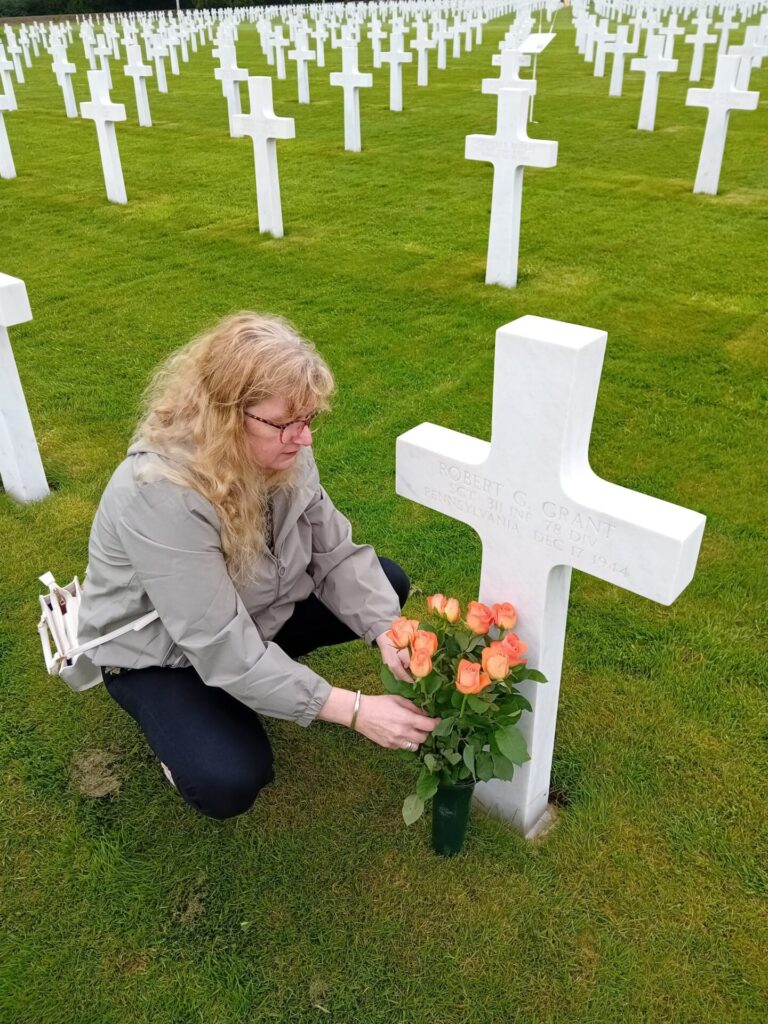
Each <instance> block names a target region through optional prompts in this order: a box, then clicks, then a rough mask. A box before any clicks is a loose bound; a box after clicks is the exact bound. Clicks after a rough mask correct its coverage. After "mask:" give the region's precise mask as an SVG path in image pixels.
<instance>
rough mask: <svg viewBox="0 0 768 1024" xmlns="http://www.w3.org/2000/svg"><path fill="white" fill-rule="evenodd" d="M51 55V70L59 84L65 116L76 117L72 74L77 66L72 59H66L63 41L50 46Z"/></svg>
mask: <svg viewBox="0 0 768 1024" xmlns="http://www.w3.org/2000/svg"><path fill="white" fill-rule="evenodd" d="M51 55H52V56H53V63H52V64H51V70H52V71H53V72H54V74H55V75H56V80H57V82H58V83H59V85H60V86H61V91H62V93H63V95H64V109H65V110H66V112H67V117H77V102H76V100H75V91H74V89H73V88H72V75H74V73H75V72H76V71H77V68H76V67H75V65H74V64H73V63H72V61H69V60H67V48H66V46H64V44H63V43H61V44H59V45H54V46H52V47H51Z"/></svg>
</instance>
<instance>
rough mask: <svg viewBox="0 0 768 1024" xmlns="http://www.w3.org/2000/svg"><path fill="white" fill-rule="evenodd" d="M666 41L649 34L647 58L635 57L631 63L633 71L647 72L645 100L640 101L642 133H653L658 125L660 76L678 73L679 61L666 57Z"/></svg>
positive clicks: (644, 86)
mask: <svg viewBox="0 0 768 1024" xmlns="http://www.w3.org/2000/svg"><path fill="white" fill-rule="evenodd" d="M663 51H664V40H663V39H662V37H661V36H656V35H652V34H651V33H650V32H649V33H648V39H647V41H646V47H645V56H644V57H634V58H633V60H632V62H631V63H630V65H629V66H630V68H631V69H632V70H633V71H643V72H645V80H644V82H643V98H642V99H641V101H640V116H639V118H638V121H637V127H638V129H639V130H640V131H646V132H652V131H653V127H654V125H655V124H656V104H657V102H658V99H659V75H661V74H662V73H664V72H673V71H677V61H676V60H668V59H667V58H666V57H665V56H664V52H663Z"/></svg>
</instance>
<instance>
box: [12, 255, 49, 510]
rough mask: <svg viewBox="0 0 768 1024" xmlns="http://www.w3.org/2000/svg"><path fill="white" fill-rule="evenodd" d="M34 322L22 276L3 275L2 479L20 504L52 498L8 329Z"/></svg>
mask: <svg viewBox="0 0 768 1024" xmlns="http://www.w3.org/2000/svg"><path fill="white" fill-rule="evenodd" d="M31 319H32V311H31V309H30V308H29V299H28V298H27V289H26V287H25V285H24V282H23V281H20V280H19V278H18V277H10V276H9V275H8V274H0V479H2V481H3V487H4V488H5V490H6V492H7V493H8V494H10V495H11V496H12V497H14V498H16V500H17V501H38V500H39V499H40V498H45V497H46V496H47V495H48V482H47V481H46V479H45V471H44V470H43V463H42V460H41V458H40V452H39V450H38V447H37V441H36V440H35V432H34V430H33V429H32V420H31V419H30V416H29V409H28V408H27V402H26V399H25V398H24V389H23V388H22V386H21V380H20V379H19V371H18V369H17V368H16V360H15V359H14V358H13V349H12V348H11V339H10V338H9V337H8V328H9V327H13V326H15V325H16V324H23V323H26V322H27V320H31Z"/></svg>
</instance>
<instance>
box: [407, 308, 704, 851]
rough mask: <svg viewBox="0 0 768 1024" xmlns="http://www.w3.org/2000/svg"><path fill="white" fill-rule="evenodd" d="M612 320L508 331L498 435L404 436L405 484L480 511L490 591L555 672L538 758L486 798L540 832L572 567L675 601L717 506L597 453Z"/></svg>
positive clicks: (499, 346)
mask: <svg viewBox="0 0 768 1024" xmlns="http://www.w3.org/2000/svg"><path fill="white" fill-rule="evenodd" d="M605 342H606V334H605V332H604V331H598V330H594V329H592V328H588V327H579V326H576V325H574V324H567V323H560V322H558V321H556V320H545V319H543V318H541V317H536V316H524V317H521V318H520V319H518V320H515V321H513V322H512V323H510V324H507V325H506V326H504V327H501V328H500V329H499V330H498V331H497V333H496V361H495V367H494V378H493V423H492V428H491V441H490V443H489V442H487V441H482V440H479V439H477V438H475V437H470V436H467V435H465V434H460V433H458V432H457V431H455V430H448V429H446V428H445V427H440V426H436V425H435V424H433V423H422V424H421V426H418V427H415V428H414V429H412V430H409V431H408V432H407V433H406V434H403V435H401V436H400V437H399V438H398V439H397V456H396V464H397V469H396V475H397V483H396V489H397V493H398V494H400V495H402V496H403V497H406V498H410V499H411V500H412V501H415V502H418V503H419V504H420V505H426V506H427V507H428V508H431V509H435V510H437V511H439V512H442V513H444V514H446V515H449V516H451V517H452V518H454V519H458V520H459V521H461V522H463V523H466V524H468V525H469V526H471V527H472V528H473V529H474V530H475V531H476V532H477V533H478V534H479V536H480V538H481V540H482V545H483V556H482V567H481V572H480V600H481V601H484V602H486V603H488V604H490V603H495V602H502V601H511V602H512V604H513V605H514V606H515V607H516V608H517V611H518V625H517V627H516V629H517V631H518V632H519V634H520V635H521V637H522V638H523V639H524V640H525V642H526V643H527V644H528V648H529V650H528V659H529V663H530V665H531V666H532V667H534V668H537V669H539V670H540V671H541V672H543V673H544V675H545V676H546V677H547V680H548V681H547V682H546V683H545V684H538V683H533V682H526V683H523V684H522V685H521V686H520V690H521V692H522V693H523V695H524V696H525V697H526V698H527V699H528V701H529V702H530V704H531V707H532V711H531V712H530V713H524V714H523V716H522V718H521V719H520V722H519V728H520V729H521V731H522V733H523V736H524V737H525V740H526V743H527V748H528V753H529V755H530V760H529V761H527V762H526V763H525V764H523V765H522V766H521V767H520V768H518V769H516V771H515V775H514V778H513V780H512V782H502V781H500V780H497V779H495V780H493V781H492V782H489V783H480V784H478V786H477V788H476V791H475V794H476V797H477V799H478V800H479V802H480V803H481V804H483V805H485V806H486V807H488V808H489V809H491V810H494V811H495V812H496V813H498V814H500V815H501V816H502V817H504V818H507V819H509V820H511V821H513V822H514V824H515V826H516V827H517V828H518V829H519V830H520V831H521V832H522V833H523V834H524V835H528V836H531V835H533V834H535V832H536V831H537V830H538V826H539V825H540V824H543V823H544V820H545V819H546V811H547V802H548V796H549V789H550V772H551V767H552V756H553V751H554V741H555V728H556V723H557V705H558V696H559V692H560V673H561V669H562V657H563V646H564V641H565V628H566V618H567V611H568V592H569V589H570V578H571V568H572V567H574V568H577V569H580V570H582V572H586V573H588V574H590V575H592V576H597V577H598V578H599V579H602V580H606V581H607V582H609V583H613V584H615V585H616V586H619V587H621V588H622V589H624V590H629V591H631V592H632V593H635V594H639V595H641V596H642V597H647V598H650V599H651V600H653V601H658V602H660V603H662V604H671V603H672V602H673V601H674V600H675V598H676V597H677V596H678V595H679V594H680V593H681V592H682V590H683V589H684V588H685V587H686V586H687V585H688V583H689V582H690V580H691V579H692V577H693V572H694V569H695V566H696V559H697V557H698V552H699V547H700V544H701V537H702V533H703V531H704V522H705V519H704V516H702V515H700V514H699V513H697V512H691V511H689V510H688V509H685V508H681V507H679V506H677V505H672V504H670V503H669V502H666V501H660V500H658V499H657V498H652V497H648V496H647V495H644V494H639V493H637V492H636V491H631V490H628V489H627V488H624V487H619V486H617V485H616V484H612V483H609V482H607V481H606V480H602V479H600V477H598V476H597V475H596V474H595V473H594V472H593V471H592V469H591V468H590V466H589V461H588V450H589V439H590V432H591V428H592V419H593V416H594V409H595V403H596V400H597V390H598V386H599V382H600V373H601V368H602V363H603V355H604V352H605Z"/></svg>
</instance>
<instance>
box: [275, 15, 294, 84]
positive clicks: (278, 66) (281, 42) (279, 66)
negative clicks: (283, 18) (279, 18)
mask: <svg viewBox="0 0 768 1024" xmlns="http://www.w3.org/2000/svg"><path fill="white" fill-rule="evenodd" d="M271 41H272V48H273V50H274V53H275V73H276V74H277V77H278V78H279V79H280V81H281V82H284V81H285V51H286V49H287V48H288V47H289V46H290V45H291V41H290V39H286V38H285V36H284V35H283V26H282V25H278V26H277V28H276V29H275V31H274V32H273V34H272V37H271Z"/></svg>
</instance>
